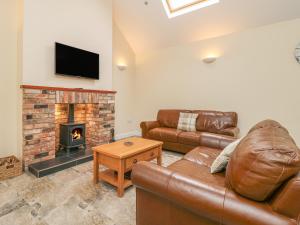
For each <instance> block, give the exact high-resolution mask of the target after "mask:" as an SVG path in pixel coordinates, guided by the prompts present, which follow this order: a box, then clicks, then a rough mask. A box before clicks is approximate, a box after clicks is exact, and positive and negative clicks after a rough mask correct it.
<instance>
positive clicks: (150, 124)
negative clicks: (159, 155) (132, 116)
mask: <svg viewBox="0 0 300 225" xmlns="http://www.w3.org/2000/svg"><path fill="white" fill-rule="evenodd" d="M159 126H160V124H159V122H158V121H144V122H141V124H140V127H141V129H142V137H143V138H147V135H148V132H149V130H152V129H154V128H157V127H159Z"/></svg>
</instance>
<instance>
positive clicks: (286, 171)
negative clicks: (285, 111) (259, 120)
mask: <svg viewBox="0 0 300 225" xmlns="http://www.w3.org/2000/svg"><path fill="white" fill-rule="evenodd" d="M299 170H300V150H299V149H298V147H297V146H296V145H295V143H294V141H293V139H292V138H291V137H290V135H289V134H288V133H287V132H286V131H285V130H284V129H282V128H280V127H272V126H271V127H270V126H268V127H265V128H260V129H256V130H253V131H252V132H250V133H249V134H248V135H247V136H246V137H245V138H243V139H242V141H241V142H240V144H239V145H238V146H237V148H236V150H235V151H234V153H233V155H232V156H231V159H230V161H229V164H228V166H227V174H226V179H227V182H228V185H230V186H231V188H232V189H233V190H235V191H236V192H237V193H239V194H240V195H242V196H244V197H247V198H250V199H252V200H255V201H264V200H266V199H267V198H268V197H270V196H271V195H272V194H273V192H274V191H275V190H276V189H277V188H278V187H279V186H280V185H281V184H282V183H284V182H285V181H286V180H287V179H289V178H290V177H292V176H294V175H295V174H296V173H298V172H299Z"/></svg>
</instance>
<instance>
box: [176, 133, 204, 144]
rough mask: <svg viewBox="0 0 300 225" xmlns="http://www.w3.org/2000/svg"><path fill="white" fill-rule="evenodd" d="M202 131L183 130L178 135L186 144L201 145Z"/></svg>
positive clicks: (179, 139)
mask: <svg viewBox="0 0 300 225" xmlns="http://www.w3.org/2000/svg"><path fill="white" fill-rule="evenodd" d="M200 137H201V133H200V132H182V133H180V134H179V135H178V142H179V143H181V144H185V145H194V146H199V145H200Z"/></svg>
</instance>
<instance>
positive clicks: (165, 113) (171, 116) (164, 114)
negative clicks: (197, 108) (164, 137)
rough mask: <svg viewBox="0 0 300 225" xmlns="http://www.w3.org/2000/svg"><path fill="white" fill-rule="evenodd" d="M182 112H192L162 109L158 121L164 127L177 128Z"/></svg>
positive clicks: (158, 114)
mask: <svg viewBox="0 0 300 225" xmlns="http://www.w3.org/2000/svg"><path fill="white" fill-rule="evenodd" d="M181 112H191V111H189V110H180V109H162V110H159V111H158V113H157V121H158V122H159V124H160V126H162V127H169V128H177V126H178V120H179V116H180V113H181Z"/></svg>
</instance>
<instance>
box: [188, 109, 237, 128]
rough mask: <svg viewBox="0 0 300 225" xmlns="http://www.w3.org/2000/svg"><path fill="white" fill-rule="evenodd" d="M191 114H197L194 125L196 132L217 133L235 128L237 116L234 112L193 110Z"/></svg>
mask: <svg viewBox="0 0 300 225" xmlns="http://www.w3.org/2000/svg"><path fill="white" fill-rule="evenodd" d="M193 113H198V114H199V116H198V119H197V123H196V128H197V130H198V131H207V132H212V133H218V131H220V130H223V129H226V128H229V127H236V126H237V120H238V116H237V113H235V112H218V111H205V110H194V111H193Z"/></svg>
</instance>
